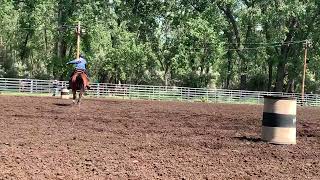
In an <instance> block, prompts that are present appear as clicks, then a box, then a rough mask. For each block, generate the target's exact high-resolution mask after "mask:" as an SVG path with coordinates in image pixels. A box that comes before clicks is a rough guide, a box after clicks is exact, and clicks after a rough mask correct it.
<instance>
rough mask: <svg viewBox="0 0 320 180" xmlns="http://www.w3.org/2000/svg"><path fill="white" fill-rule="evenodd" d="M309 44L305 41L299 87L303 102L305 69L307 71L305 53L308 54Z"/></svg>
mask: <svg viewBox="0 0 320 180" xmlns="http://www.w3.org/2000/svg"><path fill="white" fill-rule="evenodd" d="M308 47H309V42H308V40H306V42H305V43H304V63H303V77H302V86H301V100H302V102H303V101H304V83H305V79H306V69H307V53H308Z"/></svg>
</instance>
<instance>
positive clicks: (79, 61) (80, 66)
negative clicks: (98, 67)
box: [67, 54, 90, 89]
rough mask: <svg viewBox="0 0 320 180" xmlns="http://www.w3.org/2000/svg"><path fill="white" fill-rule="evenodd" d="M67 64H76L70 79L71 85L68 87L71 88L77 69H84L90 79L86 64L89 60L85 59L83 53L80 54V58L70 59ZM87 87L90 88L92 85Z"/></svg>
mask: <svg viewBox="0 0 320 180" xmlns="http://www.w3.org/2000/svg"><path fill="white" fill-rule="evenodd" d="M67 64H75V69H74V71H73V72H72V73H71V76H70V79H69V86H68V89H71V79H72V76H73V74H74V73H75V72H76V70H83V71H84V73H85V74H86V75H87V77H88V79H89V75H88V72H87V69H86V65H87V61H86V60H85V59H84V56H83V55H82V54H80V58H79V59H75V60H72V61H69V62H68V63H67ZM87 89H90V86H89V85H88V86H87Z"/></svg>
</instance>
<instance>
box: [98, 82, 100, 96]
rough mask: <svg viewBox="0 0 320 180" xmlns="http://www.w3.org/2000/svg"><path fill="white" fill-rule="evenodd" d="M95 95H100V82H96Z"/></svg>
mask: <svg viewBox="0 0 320 180" xmlns="http://www.w3.org/2000/svg"><path fill="white" fill-rule="evenodd" d="M97 97H100V83H98V84H97Z"/></svg>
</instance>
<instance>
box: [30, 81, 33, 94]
mask: <svg viewBox="0 0 320 180" xmlns="http://www.w3.org/2000/svg"><path fill="white" fill-rule="evenodd" d="M30 92H31V93H33V80H31V83H30Z"/></svg>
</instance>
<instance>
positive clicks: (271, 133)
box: [261, 96, 297, 144]
mask: <svg viewBox="0 0 320 180" xmlns="http://www.w3.org/2000/svg"><path fill="white" fill-rule="evenodd" d="M296 112H297V101H296V98H294V97H287V96H264V107H263V120H262V135H261V136H262V137H261V139H262V140H264V141H267V142H269V143H273V144H296Z"/></svg>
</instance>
